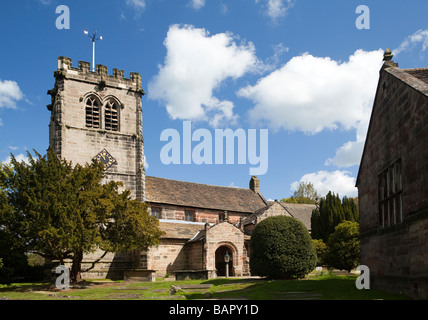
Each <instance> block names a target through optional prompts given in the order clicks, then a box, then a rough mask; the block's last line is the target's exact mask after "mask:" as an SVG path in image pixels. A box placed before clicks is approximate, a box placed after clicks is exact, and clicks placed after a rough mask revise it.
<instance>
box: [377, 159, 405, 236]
mask: <svg viewBox="0 0 428 320" xmlns="http://www.w3.org/2000/svg"><path fill="white" fill-rule="evenodd" d="M402 221H403V184H402V176H401V159H400V160H398V161H396V162H395V163H394V164H392V165H391V166H389V167H388V168H387V169H386V170H384V171H383V172H382V173H381V174H380V175H379V227H381V228H385V227H389V226H392V225H394V224H397V223H400V222H402Z"/></svg>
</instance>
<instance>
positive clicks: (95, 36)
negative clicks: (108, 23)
mask: <svg viewBox="0 0 428 320" xmlns="http://www.w3.org/2000/svg"><path fill="white" fill-rule="evenodd" d="M83 33H84V34H86V35H88V37H89V39H91V40H92V71H93V72H95V41H96V40H102V39H103V37H102V36H97V31H96V30H95V31H94V32H93V33H92V35H90V34H89V32H88V31H86V30H84V31H83Z"/></svg>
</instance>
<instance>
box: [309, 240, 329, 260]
mask: <svg viewBox="0 0 428 320" xmlns="http://www.w3.org/2000/svg"><path fill="white" fill-rule="evenodd" d="M312 243H313V245H314V248H315V252H316V254H317V266H323V265H325V264H326V262H325V261H326V255H327V252H328V247H327V245H326V244H325V243H324V241H322V240H321V239H313V240H312Z"/></svg>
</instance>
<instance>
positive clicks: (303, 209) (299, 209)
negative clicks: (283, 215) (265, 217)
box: [243, 201, 316, 230]
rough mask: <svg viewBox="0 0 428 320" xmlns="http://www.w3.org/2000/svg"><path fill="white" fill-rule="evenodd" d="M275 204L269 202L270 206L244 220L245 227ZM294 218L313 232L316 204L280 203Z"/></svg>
mask: <svg viewBox="0 0 428 320" xmlns="http://www.w3.org/2000/svg"><path fill="white" fill-rule="evenodd" d="M274 203H275V202H273V201H269V204H268V205H267V206H265V207H263V208H260V209H259V210H257V211H255V212H254V213H253V214H251V215H249V216H248V217H246V218H245V219H244V220H243V223H244V225H247V224H250V223H252V222H253V221H254V220H255V219H256V217H258V216H261V215H262V214H263V213H265V212H266V211H267V210H268V209H269V208H270V207H271V206H272V205H273V204H274ZM278 203H279V204H280V205H281V206H282V207H283V208H284V209H285V210H286V211H287V212H288V213H289V214H290V215H291V216H292V217H293V218H296V219H297V220H299V221H300V222H302V223H303V224H304V225H305V227H306V228H307V229H308V230H311V217H312V210H314V209H315V208H316V206H315V205H314V204H300V203H286V202H278Z"/></svg>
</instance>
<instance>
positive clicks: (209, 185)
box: [146, 176, 253, 192]
mask: <svg viewBox="0 0 428 320" xmlns="http://www.w3.org/2000/svg"><path fill="white" fill-rule="evenodd" d="M146 178H155V179H163V180H168V181H175V182H180V183H191V184H197V185H201V186H208V187H217V188H227V189H241V190H248V191H251V192H253V191H252V190H250V189H249V188H241V187H226V186H218V185H214V184H207V183H199V182H190V181H182V180H175V179H168V178H161V177H154V176H146Z"/></svg>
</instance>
